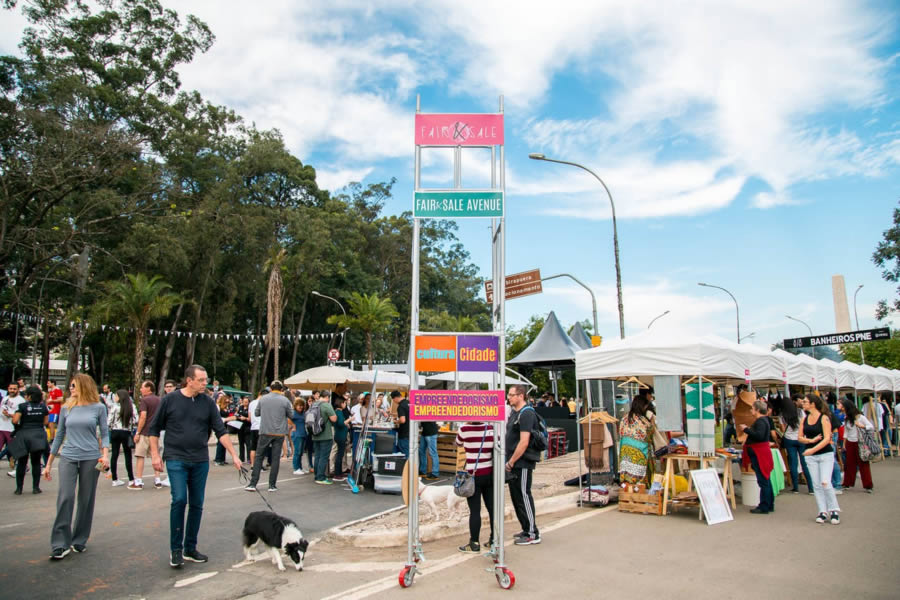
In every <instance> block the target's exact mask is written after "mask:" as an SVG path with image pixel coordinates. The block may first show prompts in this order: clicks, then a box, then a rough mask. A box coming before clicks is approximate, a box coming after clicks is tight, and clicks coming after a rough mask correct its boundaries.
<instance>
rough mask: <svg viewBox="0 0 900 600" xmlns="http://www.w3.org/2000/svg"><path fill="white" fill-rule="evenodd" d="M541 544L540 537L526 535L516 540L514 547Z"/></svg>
mask: <svg viewBox="0 0 900 600" xmlns="http://www.w3.org/2000/svg"><path fill="white" fill-rule="evenodd" d="M540 543H541V535H540V534H537V535H530V534H526V535H525V536H524V537H520V538H516V541H515V544H516V546H532V545H534V544H540Z"/></svg>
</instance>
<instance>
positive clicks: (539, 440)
mask: <svg viewBox="0 0 900 600" xmlns="http://www.w3.org/2000/svg"><path fill="white" fill-rule="evenodd" d="M526 410H531V411H534V408H533V407H531V406H526V407H524V408H522V410H520V411H519V414H518V415H517V416H516V423H515V424H516V425H518V424H519V419H521V418H522V413H523V412H525V411H526ZM534 416H535V417H537V423H536V424H535V426H534V428H533V429H532V430H531V438H530V439H529V441H528V450H526V451H525V455H524V458H527V459H528V460H533V461H538V460H540V459H541V452H543V451H545V450H546V449H547V447H548V444H547V440H548V438H549V436H548V435H547V422H546V421H544V417H542V416H541V415H539V414H537V411H534Z"/></svg>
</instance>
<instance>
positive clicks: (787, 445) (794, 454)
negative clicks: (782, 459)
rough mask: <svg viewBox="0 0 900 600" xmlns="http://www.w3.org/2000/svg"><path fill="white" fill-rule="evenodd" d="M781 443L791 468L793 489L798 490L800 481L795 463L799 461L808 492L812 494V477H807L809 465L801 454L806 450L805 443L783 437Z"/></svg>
mask: <svg viewBox="0 0 900 600" xmlns="http://www.w3.org/2000/svg"><path fill="white" fill-rule="evenodd" d="M782 443H783V444H784V449H785V450H787V455H788V467H789V468H790V470H791V483H792V484H793V489H794V491H795V492H796V491H798V490H797V488H798V486H799V483H800V477H799V474H798V469H797V463H798V462H799V463H800V466H801V467H802V468H803V476H804V477H805V478H806V485H807V487H808V488H809V493H810V494H812V493H813V484H812V479H810V477H809V467H807V466H806V457H805V456H803V452H804V451H805V450H806V444H801V443H800V442H798V441H797V440H789V439H787V438H784V440H782Z"/></svg>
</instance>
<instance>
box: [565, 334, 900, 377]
mask: <svg viewBox="0 0 900 600" xmlns="http://www.w3.org/2000/svg"><path fill="white" fill-rule="evenodd" d="M698 374H701V375H703V376H705V377H711V378H712V377H715V378H725V379H733V380H745V379H749V380H751V381H757V382H784V383H789V384H793V385H803V386H807V387H819V386H822V387H834V388H853V389H857V390H866V391H893V390H898V391H900V371H896V370H890V369H885V368H877V369H876V368H874V367H870V366H866V365H857V364H855V363H851V362H847V361H843V362H840V363H836V362H834V361H831V360H828V359H821V360H817V359H814V358H812V357H810V356H807V355H805V354H791V353H790V352H785V351H784V350H780V349H778V350H773V351H769V350H766V349H765V348H761V347H759V346H754V345H751V344H740V345H739V344H735V343H734V342H731V341H728V340H725V339H723V338H720V337H717V336H712V335H707V336H699V335H696V334H691V333H685V332H679V331H673V330H666V329H660V330H647V331H643V332H641V333H639V334H637V335H635V336H633V337H630V338H626V339H624V340H612V341H610V342H606V343H604V344H603V345H602V346H599V347H597V348H590V349H587V350H581V351H580V352H578V353H576V355H575V377H576V379H580V380H584V379H616V378H622V377H628V376H636V377H653V376H662V375H683V376H691V375H698Z"/></svg>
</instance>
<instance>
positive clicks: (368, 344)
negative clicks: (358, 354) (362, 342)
mask: <svg viewBox="0 0 900 600" xmlns="http://www.w3.org/2000/svg"><path fill="white" fill-rule="evenodd" d="M366 354H367V355H368V357H369V370H370V371H371V370H372V366H373V364H374V363H373V359H374V358H375V357H374V356H373V354H372V332H371V331H367V332H366Z"/></svg>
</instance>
